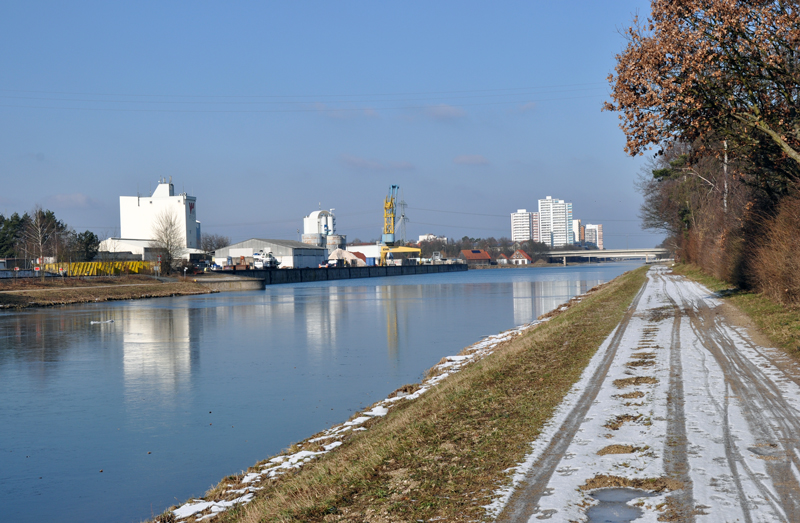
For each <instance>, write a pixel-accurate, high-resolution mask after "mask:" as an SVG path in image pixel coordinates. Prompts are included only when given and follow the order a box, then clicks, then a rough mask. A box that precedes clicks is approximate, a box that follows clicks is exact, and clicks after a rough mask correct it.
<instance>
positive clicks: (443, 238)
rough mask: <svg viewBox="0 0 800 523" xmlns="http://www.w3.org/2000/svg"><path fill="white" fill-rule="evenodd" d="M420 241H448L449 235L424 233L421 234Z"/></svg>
mask: <svg viewBox="0 0 800 523" xmlns="http://www.w3.org/2000/svg"><path fill="white" fill-rule="evenodd" d="M418 241H419V242H434V241H440V242H444V243H447V236H436V235H435V234H430V233H428V234H423V235H421V236H420V237H419V240H418Z"/></svg>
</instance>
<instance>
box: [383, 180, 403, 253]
mask: <svg viewBox="0 0 800 523" xmlns="http://www.w3.org/2000/svg"><path fill="white" fill-rule="evenodd" d="M398 189H400V186H399V185H392V186H391V187H390V188H389V195H388V196H387V197H386V199H385V200H384V202H383V236H382V237H381V243H382V244H383V245H388V246H389V247H392V246H393V245H394V214H395V212H394V211H395V206H394V201H395V200H396V199H397V190H398Z"/></svg>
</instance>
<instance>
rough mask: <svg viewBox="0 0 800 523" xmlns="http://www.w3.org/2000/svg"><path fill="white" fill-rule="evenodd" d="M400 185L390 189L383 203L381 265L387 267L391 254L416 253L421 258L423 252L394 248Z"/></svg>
mask: <svg viewBox="0 0 800 523" xmlns="http://www.w3.org/2000/svg"><path fill="white" fill-rule="evenodd" d="M399 189H400V186H399V185H392V186H391V187H390V188H389V195H388V196H386V198H385V199H384V201H383V236H381V259H380V264H381V265H386V256H387V255H388V254H389V253H401V252H405V253H412V252H413V253H416V255H417V257H418V258H419V257H420V254H421V253H422V251H421V250H420V249H416V248H414V247H395V246H394V222H395V200H397V191H398V190H399Z"/></svg>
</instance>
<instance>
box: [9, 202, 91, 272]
mask: <svg viewBox="0 0 800 523" xmlns="http://www.w3.org/2000/svg"><path fill="white" fill-rule="evenodd" d="M99 245H100V240H99V238H98V237H97V235H96V234H95V233H93V232H91V231H84V232H80V233H79V232H76V231H75V230H74V229H73V228H72V227H70V226H69V225H67V224H66V223H64V222H63V221H62V220H59V219H58V218H56V215H55V214H54V213H53V211H50V210H44V209H42V208H41V207H36V208H34V209H33V211H31V212H29V213H28V212H26V213H25V214H23V215H21V216H20V215H19V214H18V213H16V212H15V213H14V214H12V215H11V216H8V217H6V216H4V215H2V214H0V258H16V259H18V260H24V261H25V263H26V265H31V264H33V263H34V262H35V261H36V259H37V258H53V259H55V261H57V262H68V261H73V262H79V261H91V260H93V259H94V257H95V256H96V255H97V249H98V246H99Z"/></svg>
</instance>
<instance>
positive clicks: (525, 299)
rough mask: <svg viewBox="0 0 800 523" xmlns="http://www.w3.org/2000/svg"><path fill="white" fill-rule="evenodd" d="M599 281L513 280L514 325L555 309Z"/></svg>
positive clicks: (599, 281)
mask: <svg viewBox="0 0 800 523" xmlns="http://www.w3.org/2000/svg"><path fill="white" fill-rule="evenodd" d="M601 283H603V281H602V280H578V281H569V280H549V281H548V280H546V281H515V282H513V283H512V285H513V294H514V323H515V324H516V325H522V324H524V323H529V322H531V321H533V320H535V319H536V318H538V317H539V316H540V315H542V314H544V313H546V312H548V311H551V310H553V309H555V308H556V307H558V306H559V305H560V304H562V303H564V302H565V301H567V300H568V299H569V298H570V297H572V296H576V295H578V294H583V293H585V292H586V291H588V290H589V289H591V288H592V287H594V286H596V285H599V284H601Z"/></svg>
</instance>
